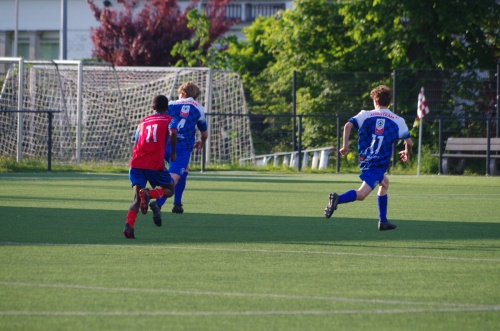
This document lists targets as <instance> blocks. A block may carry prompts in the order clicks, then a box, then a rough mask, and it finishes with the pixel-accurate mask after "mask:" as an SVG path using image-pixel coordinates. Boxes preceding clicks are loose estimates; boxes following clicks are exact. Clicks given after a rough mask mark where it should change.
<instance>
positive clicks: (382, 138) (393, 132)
mask: <svg viewBox="0 0 500 331" xmlns="http://www.w3.org/2000/svg"><path fill="white" fill-rule="evenodd" d="M370 97H371V98H372V99H373V105H374V107H375V109H374V110H369V111H367V110H362V111H361V112H359V113H358V114H357V115H356V116H354V117H352V118H351V119H349V121H348V122H347V123H346V124H345V126H344V135H343V140H344V141H343V147H342V148H341V149H340V150H339V152H340V154H341V155H342V156H345V155H346V154H347V152H349V144H348V143H349V136H350V133H351V129H352V128H356V129H357V130H358V154H359V169H360V170H361V175H360V176H359V178H361V180H362V184H361V186H360V188H359V189H358V190H350V191H347V192H345V193H343V194H341V195H338V194H337V193H330V197H329V201H328V205H327V206H326V208H325V216H326V218H330V217H331V216H332V214H333V212H334V211H335V210H336V209H337V205H338V204H343V203H349V202H353V201H356V200H359V201H362V200H364V199H365V198H366V197H367V196H368V195H369V194H370V193H371V192H372V191H373V190H374V189H375V187H377V186H378V187H379V188H378V193H377V203H378V214H379V215H378V217H379V222H378V229H379V230H380V231H385V230H393V229H395V228H396V227H397V226H396V224H393V223H391V222H389V221H388V220H387V204H388V197H387V190H388V189H389V179H388V178H387V176H386V175H385V172H386V171H387V168H388V166H389V163H390V160H391V155H392V146H393V144H394V143H395V142H396V141H397V140H398V139H403V140H404V143H405V149H404V150H403V151H401V152H399V157H400V159H401V161H403V162H406V161H408V159H409V157H410V150H411V147H412V146H413V142H412V140H411V138H410V132H409V131H408V127H407V126H406V123H405V121H404V119H402V118H401V117H399V116H397V115H396V114H394V113H393V112H391V111H390V110H389V109H388V107H389V105H390V104H391V99H392V96H391V90H390V89H389V88H388V87H387V86H384V85H380V86H378V87H376V88H374V89H373V90H372V91H371V92H370Z"/></svg>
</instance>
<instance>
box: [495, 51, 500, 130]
mask: <svg viewBox="0 0 500 331" xmlns="http://www.w3.org/2000/svg"><path fill="white" fill-rule="evenodd" d="M496 133H497V138H500V60H498V62H497V132H496Z"/></svg>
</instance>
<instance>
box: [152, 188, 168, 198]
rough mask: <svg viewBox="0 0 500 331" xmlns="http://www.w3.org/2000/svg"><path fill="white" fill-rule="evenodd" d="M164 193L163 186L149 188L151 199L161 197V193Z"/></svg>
mask: <svg viewBox="0 0 500 331" xmlns="http://www.w3.org/2000/svg"><path fill="white" fill-rule="evenodd" d="M164 194H165V190H164V189H163V188H161V187H160V188H152V189H150V190H149V197H150V198H151V199H158V198H163V195H164Z"/></svg>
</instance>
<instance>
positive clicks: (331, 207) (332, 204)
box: [325, 193, 339, 218]
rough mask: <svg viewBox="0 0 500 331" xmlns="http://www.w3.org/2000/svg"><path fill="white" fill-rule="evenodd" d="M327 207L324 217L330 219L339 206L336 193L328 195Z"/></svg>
mask: <svg viewBox="0 0 500 331" xmlns="http://www.w3.org/2000/svg"><path fill="white" fill-rule="evenodd" d="M329 199H330V200H329V201H328V205H327V206H326V208H325V217H326V218H330V217H332V214H333V212H334V211H335V210H336V209H337V205H338V204H339V195H338V194H337V193H330V197H329Z"/></svg>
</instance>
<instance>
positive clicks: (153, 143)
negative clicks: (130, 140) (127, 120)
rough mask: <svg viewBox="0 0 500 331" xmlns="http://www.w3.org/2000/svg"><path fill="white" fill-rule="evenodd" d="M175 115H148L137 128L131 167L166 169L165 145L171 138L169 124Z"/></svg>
mask: <svg viewBox="0 0 500 331" xmlns="http://www.w3.org/2000/svg"><path fill="white" fill-rule="evenodd" d="M172 119H173V117H172V116H168V115H166V114H164V113H163V114H161V113H155V114H152V115H149V116H146V117H145V118H144V119H143V120H142V121H141V123H140V124H139V127H138V128H137V132H136V137H135V141H136V143H135V145H134V150H133V154H132V159H131V160H130V168H137V169H148V170H161V171H163V170H165V165H164V161H163V160H164V155H165V146H166V145H167V142H168V139H169V132H168V125H169V124H170V122H171V121H172Z"/></svg>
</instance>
